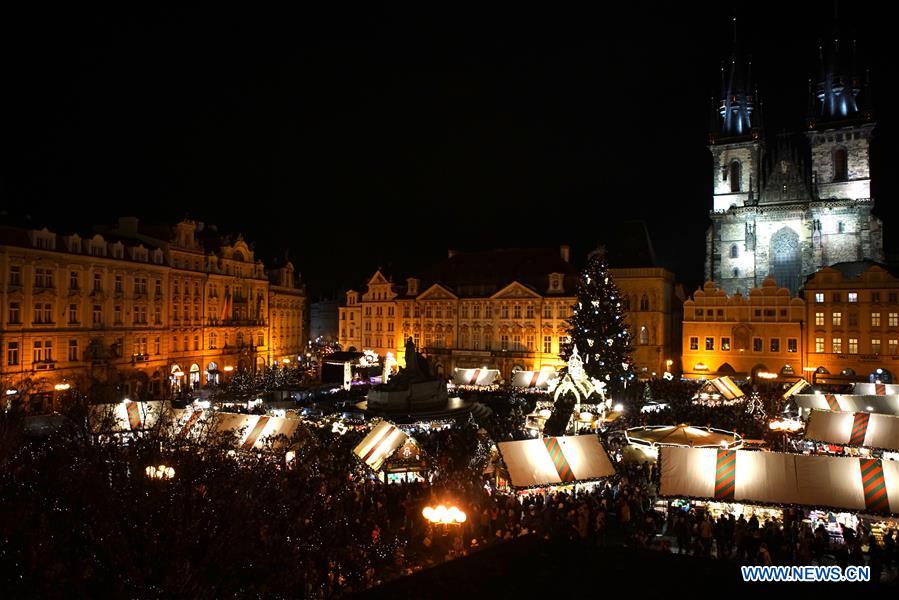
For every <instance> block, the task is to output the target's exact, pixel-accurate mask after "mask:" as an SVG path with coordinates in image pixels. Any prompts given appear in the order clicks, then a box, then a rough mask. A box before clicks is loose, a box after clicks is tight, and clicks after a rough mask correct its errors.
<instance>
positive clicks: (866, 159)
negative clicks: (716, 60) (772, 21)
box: [705, 41, 884, 294]
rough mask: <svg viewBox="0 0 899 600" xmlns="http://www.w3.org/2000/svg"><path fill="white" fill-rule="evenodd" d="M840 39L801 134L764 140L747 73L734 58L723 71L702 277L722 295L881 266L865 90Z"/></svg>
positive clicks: (826, 57) (825, 62) (826, 60)
mask: <svg viewBox="0 0 899 600" xmlns="http://www.w3.org/2000/svg"><path fill="white" fill-rule="evenodd" d="M852 64H854V60H853V57H852V56H849V53H848V52H846V51H845V49H841V48H840V45H839V41H835V42H834V43H833V45H832V46H831V47H830V48H829V49H828V51H827V52H826V53H824V54H823V58H822V65H821V67H822V69H821V72H822V73H823V75H822V77H821V80H820V81H819V82H818V83H817V85H816V86H813V87H811V89H810V96H811V97H810V111H809V112H810V113H811V114H810V115H809V118H808V121H807V129H806V131H805V132H803V133H798V134H782V135H779V136H777V138H776V139H766V137H765V136H764V135H763V133H762V123H761V118H760V115H759V114H758V112H757V111H756V110H755V102H756V93H755V92H754V91H753V88H752V87H751V86H752V83H751V81H750V80H749V78H748V67H747V68H746V69H744V68H743V65H742V64H741V62H740V61H739V60H738V58H737V56H736V52H735V55H734V57H733V59H732V60H731V64H730V68H729V69H728V70H723V71H722V96H721V99H720V102H719V104H718V106H716V107H715V108H716V109H715V113H714V117H713V118H714V122H713V129H712V133H711V135H710V144H709V150H710V151H711V153H712V157H713V171H712V177H713V182H714V185H713V208H712V211H711V221H712V223H711V226H710V227H709V229H708V231H707V233H706V261H705V276H706V279H707V280H711V281H714V282H716V284H717V285H718V286H719V287H720V288H721V289H722V290H723V291H724V292H725V293H727V294H733V293H735V292H737V291H741V292H743V293H746V292H747V291H748V290H749V289H752V288H756V287H760V286H761V285H762V282H763V281H764V279H765V278H767V277H772V278H773V279H774V280H775V281H776V282H777V285H778V286H780V287H784V288H787V289H789V290H790V291H791V292H792V293H793V294H795V293H796V292H797V291H798V290H799V288H801V287H802V283H803V282H804V281H805V278H806V277H807V276H809V275H811V274H812V273H814V272H816V271H818V270H819V269H821V268H824V267H827V266H830V265H833V264H836V263H840V262H847V261H858V260H873V261H877V262H882V261H883V260H884V255H883V239H882V223H881V221H880V219H879V218H877V217H876V216H875V215H874V214H873V213H872V209H873V208H874V200H873V198H872V196H871V170H870V142H871V135H872V132H873V130H874V127H875V122H874V118H873V112H872V110H871V108H870V106H869V105H868V104H866V102H867V101H868V98H870V93H869V92H868V89H867V88H868V86H867V84H862V83H861V80H860V79H859V78H858V77H856V76H854V74H853V73H852V71H851V69H850V66H849V65H852Z"/></svg>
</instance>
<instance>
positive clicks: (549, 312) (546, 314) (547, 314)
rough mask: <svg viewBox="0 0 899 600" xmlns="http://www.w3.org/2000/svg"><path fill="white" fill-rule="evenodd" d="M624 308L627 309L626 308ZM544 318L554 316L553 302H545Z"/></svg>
mask: <svg viewBox="0 0 899 600" xmlns="http://www.w3.org/2000/svg"><path fill="white" fill-rule="evenodd" d="M624 310H627V309H626V308H625V309H624ZM543 318H544V319H552V318H553V305H552V304H544V305H543Z"/></svg>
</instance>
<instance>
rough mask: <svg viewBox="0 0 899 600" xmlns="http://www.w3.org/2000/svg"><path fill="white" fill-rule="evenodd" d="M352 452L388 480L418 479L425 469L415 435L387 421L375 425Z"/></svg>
mask: <svg viewBox="0 0 899 600" xmlns="http://www.w3.org/2000/svg"><path fill="white" fill-rule="evenodd" d="M353 454H355V455H356V458H358V459H359V460H360V461H362V462H363V463H365V465H366V466H368V467H369V468H370V469H371V470H372V471H375V472H376V473H377V474H378V478H379V479H380V480H381V481H385V482H387V483H392V482H396V481H413V480H420V479H422V478H423V475H422V474H423V473H424V472H425V471H426V470H427V464H426V462H425V457H424V452H423V451H422V450H421V448H420V447H419V446H418V444H417V443H416V441H415V439H413V438H412V437H410V436H409V435H407V434H406V433H405V432H404V431H403V430H402V429H400V428H399V427H397V426H396V425H394V424H393V423H391V422H389V421H381V422H380V423H378V424H377V425H375V426H374V427H373V428H372V430H371V431H369V432H368V435H366V436H365V438H363V439H362V441H361V442H359V444H358V445H357V446H356V448H355V449H354V450H353Z"/></svg>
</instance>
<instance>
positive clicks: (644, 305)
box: [640, 294, 649, 310]
mask: <svg viewBox="0 0 899 600" xmlns="http://www.w3.org/2000/svg"><path fill="white" fill-rule="evenodd" d="M640 310H649V298H648V297H647V296H646V294H643V295H642V296H641V297H640Z"/></svg>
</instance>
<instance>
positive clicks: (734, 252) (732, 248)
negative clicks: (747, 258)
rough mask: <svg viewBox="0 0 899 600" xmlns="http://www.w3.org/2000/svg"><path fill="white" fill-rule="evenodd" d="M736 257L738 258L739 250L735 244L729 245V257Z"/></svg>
mask: <svg viewBox="0 0 899 600" xmlns="http://www.w3.org/2000/svg"><path fill="white" fill-rule="evenodd" d="M738 256H740V249H739V248H738V247H737V245H736V244H731V245H730V257H731V258H737V257H738Z"/></svg>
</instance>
